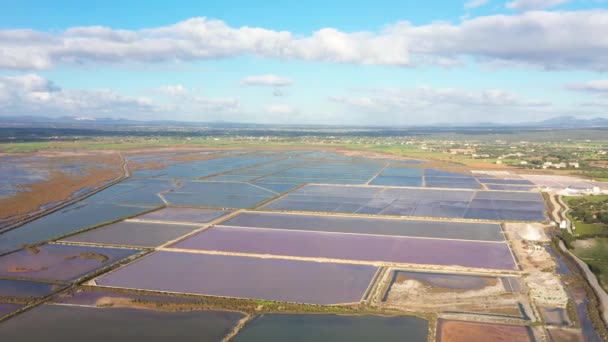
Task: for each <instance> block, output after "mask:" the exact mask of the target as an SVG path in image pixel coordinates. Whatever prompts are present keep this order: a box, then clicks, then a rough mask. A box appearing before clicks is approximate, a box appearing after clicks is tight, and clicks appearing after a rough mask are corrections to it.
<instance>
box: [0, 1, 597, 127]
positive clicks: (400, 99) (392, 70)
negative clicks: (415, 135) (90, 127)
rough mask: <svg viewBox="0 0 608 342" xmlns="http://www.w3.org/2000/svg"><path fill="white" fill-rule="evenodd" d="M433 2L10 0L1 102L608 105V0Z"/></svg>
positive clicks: (308, 116)
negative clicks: (607, 34)
mask: <svg viewBox="0 0 608 342" xmlns="http://www.w3.org/2000/svg"><path fill="white" fill-rule="evenodd" d="M421 4H422V3H420V2H418V1H264V2H260V3H255V2H253V1H234V0H230V1H214V2H211V1H173V2H170V3H169V2H160V1H120V2H119V1H103V2H98V3H92V2H84V1H54V2H49V1H11V0H9V1H7V2H5V3H4V4H3V10H2V11H1V12H0V47H2V48H0V115H3V116H9V115H11V116H23V115H47V116H63V115H70V116H82V117H128V118H134V119H141V120H149V119H176V120H188V121H217V120H224V121H234V122H262V123H318V124H323V123H326V124H360V125H367V124H383V125H385V124H394V125H412V124H413V125H419V124H432V123H459V124H462V123H471V122H480V121H493V122H519V121H535V120H542V119H546V118H550V117H554V116H562V115H572V116H577V117H581V118H590V117H597V116H601V117H606V116H607V115H606V109H607V108H608V77H607V76H606V70H607V69H608V59H606V58H605V56H607V55H608V40H607V39H606V38H605V37H606V35H605V32H608V3H607V2H604V1H601V0H588V1H585V0H580V1H568V0H507V1H491V0H488V1H483V0H472V1H463V2H459V1H435V2H433V1H428V2H424V5H421ZM565 28H567V29H565Z"/></svg>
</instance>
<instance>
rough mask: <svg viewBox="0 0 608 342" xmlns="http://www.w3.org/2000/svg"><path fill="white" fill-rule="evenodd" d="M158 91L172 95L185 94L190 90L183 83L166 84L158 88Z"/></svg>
mask: <svg viewBox="0 0 608 342" xmlns="http://www.w3.org/2000/svg"><path fill="white" fill-rule="evenodd" d="M158 91H159V92H161V93H163V94H166V95H170V96H179V95H184V94H186V93H187V92H188V90H187V89H186V87H184V86H183V85H181V84H175V85H166V86H163V87H160V88H159V89H158Z"/></svg>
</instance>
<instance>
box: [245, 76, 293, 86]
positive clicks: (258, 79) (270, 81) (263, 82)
mask: <svg viewBox="0 0 608 342" xmlns="http://www.w3.org/2000/svg"><path fill="white" fill-rule="evenodd" d="M292 83H293V82H292V81H291V80H290V79H288V78H285V77H282V76H278V75H272V74H268V75H255V76H247V77H245V78H243V79H241V84H243V85H248V86H268V87H285V86H289V85H291V84H292Z"/></svg>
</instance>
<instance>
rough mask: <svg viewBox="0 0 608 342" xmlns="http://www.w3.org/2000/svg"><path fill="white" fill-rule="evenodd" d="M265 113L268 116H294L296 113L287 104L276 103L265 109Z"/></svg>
mask: <svg viewBox="0 0 608 342" xmlns="http://www.w3.org/2000/svg"><path fill="white" fill-rule="evenodd" d="M266 111H267V112H268V113H270V114H282V115H286V114H296V113H297V112H298V111H297V110H296V109H295V108H293V107H292V106H290V105H288V104H283V103H277V104H271V105H269V106H267V107H266Z"/></svg>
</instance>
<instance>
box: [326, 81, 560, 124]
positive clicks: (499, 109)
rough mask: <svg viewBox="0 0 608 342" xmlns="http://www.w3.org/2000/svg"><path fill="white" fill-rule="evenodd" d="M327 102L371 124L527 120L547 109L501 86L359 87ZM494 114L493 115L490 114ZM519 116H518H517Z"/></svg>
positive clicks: (540, 102)
mask: <svg viewBox="0 0 608 342" xmlns="http://www.w3.org/2000/svg"><path fill="white" fill-rule="evenodd" d="M329 100H330V101H332V102H334V103H337V104H340V105H343V106H345V107H346V108H347V110H348V111H349V112H352V113H359V117H360V119H361V120H366V118H367V120H369V121H370V123H374V121H376V123H377V124H378V123H382V122H384V123H390V122H391V120H394V123H396V124H423V123H424V124H426V123H429V122H438V123H449V122H458V123H466V122H472V121H479V118H480V117H482V118H483V120H487V121H504V119H510V120H518V119H526V115H528V114H529V113H530V112H535V111H539V110H546V109H548V108H549V107H550V103H547V102H545V101H539V100H528V99H523V98H520V97H519V96H516V95H514V94H512V93H509V92H507V91H504V90H500V89H491V90H480V91H472V90H466V89H458V88H432V87H416V88H408V89H362V90H358V91H356V92H355V93H354V94H348V95H345V96H333V97H330V98H329ZM492 115H494V117H492ZM518 116H520V117H518Z"/></svg>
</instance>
